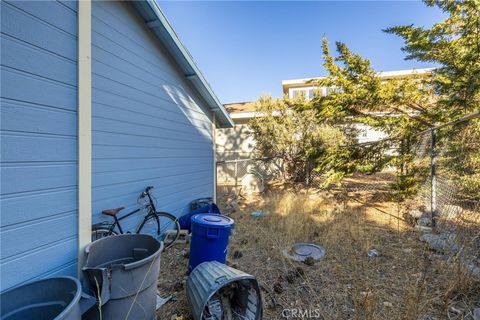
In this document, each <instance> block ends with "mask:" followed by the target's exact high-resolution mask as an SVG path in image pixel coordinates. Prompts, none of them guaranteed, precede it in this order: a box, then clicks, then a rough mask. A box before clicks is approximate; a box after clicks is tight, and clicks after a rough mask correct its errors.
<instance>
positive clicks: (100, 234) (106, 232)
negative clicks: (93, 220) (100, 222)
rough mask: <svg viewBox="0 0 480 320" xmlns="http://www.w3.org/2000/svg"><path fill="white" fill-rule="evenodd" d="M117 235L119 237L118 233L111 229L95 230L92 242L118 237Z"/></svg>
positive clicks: (101, 228) (93, 230)
mask: <svg viewBox="0 0 480 320" xmlns="http://www.w3.org/2000/svg"><path fill="white" fill-rule="evenodd" d="M116 235H117V232H115V231H113V230H111V229H109V228H105V227H100V228H94V229H92V242H93V241H95V240H98V239H101V238H105V237H109V236H116Z"/></svg>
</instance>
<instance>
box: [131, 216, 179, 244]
mask: <svg viewBox="0 0 480 320" xmlns="http://www.w3.org/2000/svg"><path fill="white" fill-rule="evenodd" d="M156 218H158V221H159V222H160V225H159V224H158V223H157V219H156ZM167 230H174V234H173V235H170V236H169V237H168V239H166V238H165V232H166V231H167ZM137 233H140V234H148V235H150V236H152V237H154V238H155V239H159V240H162V241H163V245H164V248H165V249H168V248H170V247H171V246H172V245H174V244H175V241H177V239H178V237H179V236H180V223H179V222H178V218H177V217H175V216H174V215H173V214H170V213H168V212H155V216H154V215H151V216H150V217H149V218H148V219H147V220H145V222H143V223H142V225H141V226H140V228H139V229H138V231H137Z"/></svg>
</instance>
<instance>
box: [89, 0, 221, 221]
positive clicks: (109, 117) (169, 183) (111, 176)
mask: <svg viewBox="0 0 480 320" xmlns="http://www.w3.org/2000/svg"><path fill="white" fill-rule="evenodd" d="M92 15H93V19H92V24H93V30H92V42H93V43H92V73H93V77H92V81H93V91H92V94H93V97H92V101H93V124H92V125H93V136H92V139H93V150H92V152H93V154H92V157H93V163H92V166H93V168H92V170H93V181H92V182H93V193H92V195H93V204H92V207H93V218H94V222H96V221H99V220H106V219H107V218H106V217H102V216H101V214H100V212H101V210H102V209H106V208H110V207H118V206H126V209H125V212H128V211H129V210H133V209H135V208H137V207H138V205H137V197H138V195H139V194H140V192H141V191H142V190H143V189H144V188H145V186H147V185H153V186H155V189H154V191H153V193H154V196H155V197H156V199H157V206H158V210H162V211H169V212H172V213H173V214H176V215H181V214H183V213H186V212H187V210H188V203H189V202H190V201H191V200H193V199H195V198H199V197H205V196H211V195H212V193H213V152H212V130H211V127H212V123H211V115H210V112H209V111H207V110H208V109H207V108H206V107H205V106H204V105H203V102H202V101H201V100H200V98H199V97H198V96H197V94H196V93H195V92H194V91H193V89H192V88H191V87H190V86H189V84H188V83H187V82H186V80H185V75H183V74H181V73H180V72H179V70H178V68H177V67H176V66H175V63H174V62H173V61H172V59H171V57H170V56H169V54H168V53H166V51H165V50H164V49H163V48H162V46H161V45H159V43H158V39H157V38H156V37H155V36H154V35H153V33H152V32H151V31H150V30H149V29H148V28H147V27H146V25H145V22H144V21H141V19H139V17H138V16H137V14H136V13H135V11H134V8H133V6H132V5H131V4H129V3H124V2H94V3H93V13H92ZM141 218H142V214H141V213H140V214H137V215H134V216H132V217H130V218H129V219H127V220H126V221H125V223H124V221H122V225H123V226H125V227H126V228H127V229H129V230H134V228H135V227H136V226H137V224H138V223H139V221H140V219H141Z"/></svg>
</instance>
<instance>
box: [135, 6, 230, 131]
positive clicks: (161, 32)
mask: <svg viewBox="0 0 480 320" xmlns="http://www.w3.org/2000/svg"><path fill="white" fill-rule="evenodd" d="M133 4H134V6H135V8H136V9H137V10H138V12H139V13H140V15H141V16H142V18H143V19H144V21H145V23H146V24H147V26H148V27H149V28H150V29H151V30H152V31H153V32H154V33H155V35H156V36H157V37H158V38H159V39H160V40H161V41H162V43H163V45H164V46H165V47H166V49H167V50H168V51H169V52H170V54H171V55H172V57H173V59H174V60H175V62H176V63H177V64H178V65H179V67H180V69H181V70H182V71H183V73H184V74H185V78H186V79H187V81H189V82H190V83H191V84H192V86H193V87H194V88H195V89H196V90H197V91H198V93H199V94H200V95H201V97H202V98H203V100H205V102H206V103H207V105H208V107H209V108H210V110H212V112H213V113H214V114H215V116H216V123H217V126H219V127H222V128H229V127H233V126H234V123H233V120H232V119H231V118H230V116H229V114H228V112H227V110H226V109H225V107H224V106H223V105H222V104H221V103H220V101H219V100H218V98H217V96H216V95H215V93H214V92H213V90H212V88H211V87H210V85H209V84H208V82H207V81H206V80H205V78H204V77H203V75H202V73H201V71H200V69H199V68H198V67H197V65H196V64H195V62H194V61H193V58H192V56H191V55H190V53H189V52H188V50H187V48H186V47H185V46H184V45H183V44H182V42H181V41H180V39H179V37H178V36H177V34H176V33H175V31H174V30H173V28H172V26H171V24H170V22H168V20H167V18H166V17H165V15H164V14H163V12H162V10H161V9H160V7H159V6H158V4H157V2H156V1H155V0H143V1H134V2H133Z"/></svg>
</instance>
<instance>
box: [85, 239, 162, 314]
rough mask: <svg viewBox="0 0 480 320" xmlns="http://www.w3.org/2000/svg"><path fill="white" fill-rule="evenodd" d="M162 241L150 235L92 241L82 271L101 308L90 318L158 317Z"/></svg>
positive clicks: (95, 309) (96, 309)
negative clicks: (156, 315)
mask: <svg viewBox="0 0 480 320" xmlns="http://www.w3.org/2000/svg"><path fill="white" fill-rule="evenodd" d="M162 250H163V242H159V241H157V240H156V239H154V238H153V237H151V236H149V235H143V234H123V235H117V236H110V237H106V238H102V239H99V240H97V241H95V242H92V243H91V244H90V245H89V246H88V247H87V248H86V253H87V259H86V262H85V266H84V268H83V272H84V274H85V276H86V277H85V278H86V279H88V283H87V284H86V285H88V286H89V288H90V290H92V291H93V292H95V293H96V295H97V300H98V304H99V305H100V306H101V308H100V309H101V310H98V309H99V308H98V307H97V308H95V307H94V308H92V309H90V311H89V312H88V313H86V315H85V318H86V319H89V320H93V319H100V314H99V313H100V312H101V319H103V320H117V319H124V320H127V319H130V320H133V319H134V320H152V319H155V309H156V299H157V282H158V274H159V272H160V253H161V252H162Z"/></svg>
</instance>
